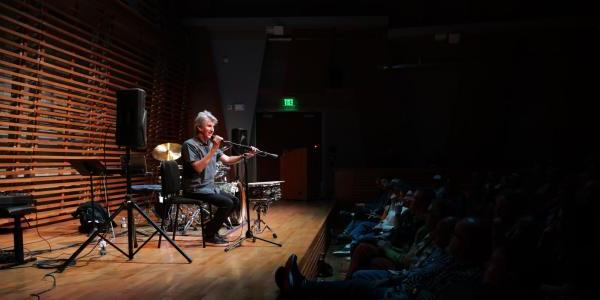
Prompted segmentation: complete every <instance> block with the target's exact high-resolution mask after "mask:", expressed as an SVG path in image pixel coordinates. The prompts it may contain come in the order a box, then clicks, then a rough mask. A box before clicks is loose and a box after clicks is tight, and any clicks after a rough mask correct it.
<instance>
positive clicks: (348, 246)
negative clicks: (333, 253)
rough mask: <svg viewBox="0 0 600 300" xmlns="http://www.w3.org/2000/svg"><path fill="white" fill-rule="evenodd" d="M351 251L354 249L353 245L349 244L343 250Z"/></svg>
mask: <svg viewBox="0 0 600 300" xmlns="http://www.w3.org/2000/svg"><path fill="white" fill-rule="evenodd" d="M350 249H352V243H348V244H346V245H345V246H344V249H343V250H350Z"/></svg>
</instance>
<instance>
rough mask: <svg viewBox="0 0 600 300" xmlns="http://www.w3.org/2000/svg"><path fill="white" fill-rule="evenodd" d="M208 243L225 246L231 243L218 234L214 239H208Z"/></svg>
mask: <svg viewBox="0 0 600 300" xmlns="http://www.w3.org/2000/svg"><path fill="white" fill-rule="evenodd" d="M206 242H207V243H211V244H215V245H225V244H228V243H229V242H228V241H227V240H226V239H224V238H223V237H222V236H220V235H218V234H216V235H214V236H212V237H208V238H206Z"/></svg>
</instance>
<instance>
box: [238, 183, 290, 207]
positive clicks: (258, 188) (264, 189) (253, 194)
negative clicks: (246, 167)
mask: <svg viewBox="0 0 600 300" xmlns="http://www.w3.org/2000/svg"><path fill="white" fill-rule="evenodd" d="M283 182H284V181H263V182H249V183H248V195H247V197H248V200H250V201H268V202H272V201H278V200H281V183H283Z"/></svg>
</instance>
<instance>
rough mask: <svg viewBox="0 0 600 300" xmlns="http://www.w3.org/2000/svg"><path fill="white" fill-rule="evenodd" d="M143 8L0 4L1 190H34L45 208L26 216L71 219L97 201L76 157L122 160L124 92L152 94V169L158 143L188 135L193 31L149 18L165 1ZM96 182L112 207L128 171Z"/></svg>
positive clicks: (62, 2) (115, 163)
mask: <svg viewBox="0 0 600 300" xmlns="http://www.w3.org/2000/svg"><path fill="white" fill-rule="evenodd" d="M142 2H143V1H142ZM140 7H141V8H143V10H142V12H141V13H138V12H136V10H135V9H132V8H130V7H127V6H126V5H125V4H123V3H120V2H119V1H69V0H59V1H39V0H37V1H36V0H28V1H23V0H20V1H19V0H13V1H2V2H0V192H26V193H31V194H32V195H34V197H35V198H36V200H37V208H38V212H37V214H34V215H30V216H27V218H28V219H29V220H30V222H31V221H32V220H33V221H34V222H32V223H31V224H32V225H34V226H35V225H36V224H39V225H43V224H49V223H55V222H60V221H64V220H69V219H71V218H72V217H71V215H70V213H72V212H73V211H74V210H75V209H76V208H77V207H78V206H79V205H80V204H81V203H83V202H87V201H89V198H90V181H89V177H86V176H81V175H79V174H78V173H77V171H76V170H74V169H72V168H71V167H70V164H69V161H70V160H85V159H99V160H102V161H103V162H104V163H105V164H106V165H107V166H108V167H111V168H119V167H120V157H121V156H122V155H123V154H124V153H125V149H124V148H122V147H119V146H118V145H116V144H115V130H116V128H115V126H116V98H115V97H116V91H118V90H120V89H126V88H133V87H137V88H142V89H144V90H145V91H146V92H147V98H146V109H147V111H148V124H147V127H148V132H147V133H148V138H147V142H148V149H147V150H146V154H147V161H148V163H149V165H150V171H156V170H157V168H156V167H157V165H158V162H156V161H154V160H153V159H152V157H151V156H150V155H148V154H149V153H150V151H151V150H152V149H153V148H154V146H156V145H158V144H161V143H165V142H178V143H180V142H181V141H182V140H183V139H184V136H183V133H184V128H183V126H184V125H185V124H186V122H185V118H186V117H187V116H188V115H187V112H186V107H187V106H188V104H187V85H188V81H189V80H188V78H189V76H188V73H189V70H188V64H187V63H186V53H185V51H184V50H182V49H187V48H188V47H186V46H185V40H186V39H184V38H182V37H181V34H180V32H181V31H175V32H174V31H173V30H166V29H165V28H159V27H157V26H155V25H153V21H154V20H151V19H148V17H149V16H150V17H152V18H154V19H156V18H157V17H158V16H159V15H160V13H161V12H160V11H158V10H157V7H155V6H147V5H142V6H140ZM141 8H139V7H138V9H141ZM151 180H152V179H151V178H134V179H133V182H134V184H136V183H145V182H149V181H151ZM105 187H106V188H105ZM94 188H95V189H94V195H95V200H96V201H99V202H101V203H103V204H104V203H108V204H109V205H110V206H111V211H112V210H113V209H114V208H116V207H117V206H118V205H119V204H121V203H122V201H123V198H124V194H125V190H126V185H125V179H124V178H123V177H122V176H120V175H111V176H107V177H106V178H100V177H98V178H94ZM36 221H37V222H36ZM8 225H10V220H8V219H0V226H8Z"/></svg>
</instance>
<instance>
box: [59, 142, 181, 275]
mask: <svg viewBox="0 0 600 300" xmlns="http://www.w3.org/2000/svg"><path fill="white" fill-rule="evenodd" d="M130 157H131V148H130V147H129V146H127V147H126V152H125V159H124V166H123V168H124V169H125V170H124V171H125V177H126V179H127V194H126V195H125V201H123V203H122V204H121V206H119V208H118V209H117V210H116V211H115V213H114V214H113V215H112V216H111V217H110V219H109V220H107V221H106V222H113V221H114V218H115V217H116V216H118V215H119V213H120V212H121V211H122V210H123V209H126V210H127V223H128V230H127V233H128V234H127V245H128V253H125V251H123V250H121V248H119V247H117V245H115V244H114V243H113V242H111V241H109V240H106V239H104V240H105V241H106V242H107V243H108V244H110V245H111V246H113V248H115V249H117V250H118V251H119V252H121V254H123V255H125V256H127V257H128V258H129V259H130V260H131V259H133V257H134V256H135V254H136V253H138V252H139V251H140V250H141V249H142V248H144V246H145V245H146V244H147V243H148V242H149V241H150V240H151V239H152V238H153V237H154V236H155V235H156V234H157V233H159V234H160V235H161V236H163V237H164V238H165V239H166V240H167V241H168V242H169V243H170V244H171V246H173V247H175V249H177V251H178V252H179V253H180V254H181V255H182V256H183V257H185V259H186V260H187V261H188V262H189V263H191V262H192V259H191V258H190V257H189V256H188V255H187V254H186V253H185V252H183V250H182V249H181V248H179V246H178V245H177V244H176V243H175V242H174V241H173V240H172V239H171V238H170V237H169V236H168V235H167V234H166V233H165V232H164V231H163V230H162V229H161V228H160V227H159V226H158V225H156V223H154V221H152V220H151V219H150V217H148V216H147V215H146V214H145V213H144V211H143V210H142V209H141V208H140V206H139V205H137V204H136V203H135V202H134V201H133V199H132V198H133V196H132V189H131V174H130V173H129V166H128V165H129V159H130ZM134 209H135V210H137V212H138V213H139V214H140V215H142V217H144V219H146V221H147V222H148V224H150V225H152V227H154V229H156V231H154V233H152V234H151V235H150V237H148V239H147V240H146V241H144V243H142V245H141V246H140V247H139V248H137V250H135V252H134V251H133V248H134V232H135V221H134V218H133V210H134ZM99 233H100V232H99V231H98V230H94V231H93V232H92V234H91V235H90V237H89V238H88V239H87V240H86V241H85V242H84V243H83V244H82V245H81V246H80V247H79V248H78V249H77V250H76V251H75V253H73V254H72V255H71V257H69V258H68V259H67V260H66V261H65V263H64V264H62V265H61V266H59V267H58V272H61V273H62V272H63V271H64V270H65V269H66V268H67V267H68V266H69V265H71V264H72V262H73V261H74V260H75V258H76V257H77V256H78V255H79V254H80V253H81V252H82V251H83V249H85V247H87V245H89V244H90V243H91V242H92V241H93V240H94V238H95V237H96V236H97V235H98V234H99Z"/></svg>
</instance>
